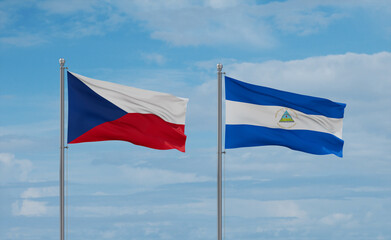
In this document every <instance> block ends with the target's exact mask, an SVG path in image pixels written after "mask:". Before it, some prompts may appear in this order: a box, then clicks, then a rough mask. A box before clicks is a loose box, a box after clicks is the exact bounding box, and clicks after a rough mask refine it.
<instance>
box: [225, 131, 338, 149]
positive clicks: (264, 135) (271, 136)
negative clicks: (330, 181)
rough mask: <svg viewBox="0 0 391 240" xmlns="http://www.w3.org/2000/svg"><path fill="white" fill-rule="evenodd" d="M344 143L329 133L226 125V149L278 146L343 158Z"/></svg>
mask: <svg viewBox="0 0 391 240" xmlns="http://www.w3.org/2000/svg"><path fill="white" fill-rule="evenodd" d="M343 144H344V141H343V140H341V139H339V138H337V137H336V136H334V135H332V134H328V133H322V132H315V131H309V130H285V129H275V128H267V127H260V126H253V125H226V126H225V148H226V149H230V148H240V147H254V146H266V145H277V146H284V147H287V148H290V149H292V150H297V151H302V152H306V153H312V154H318V155H324V154H335V155H337V156H338V157H342V148H343Z"/></svg>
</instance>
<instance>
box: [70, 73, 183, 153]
mask: <svg viewBox="0 0 391 240" xmlns="http://www.w3.org/2000/svg"><path fill="white" fill-rule="evenodd" d="M187 102H188V99H185V98H179V97H175V96H173V95H170V94H166V93H160V92H154V91H148V90H142V89H137V88H133V87H128V86H124V85H120V84H116V83H110V82H105V81H100V80H95V79H91V78H88V77H84V76H82V75H79V74H76V73H71V72H68V143H70V144H71V143H82V142H97V141H107V140H122V141H128V142H131V143H133V144H136V145H140V146H145V147H149V148H154V149H161V150H164V149H177V150H179V151H181V152H185V143H186V135H185V117H186V107H187Z"/></svg>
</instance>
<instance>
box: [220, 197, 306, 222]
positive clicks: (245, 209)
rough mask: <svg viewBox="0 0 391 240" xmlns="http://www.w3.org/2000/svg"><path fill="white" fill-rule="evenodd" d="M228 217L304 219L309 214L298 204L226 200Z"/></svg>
mask: <svg viewBox="0 0 391 240" xmlns="http://www.w3.org/2000/svg"><path fill="white" fill-rule="evenodd" d="M226 209H227V210H226V211H227V216H235V217H242V218H260V217H267V218H304V217H306V215H307V213H306V212H305V211H304V210H302V209H301V208H300V207H299V205H298V204H297V203H295V202H294V201H291V200H286V201H259V200H252V199H236V198H232V199H230V198H228V199H226Z"/></svg>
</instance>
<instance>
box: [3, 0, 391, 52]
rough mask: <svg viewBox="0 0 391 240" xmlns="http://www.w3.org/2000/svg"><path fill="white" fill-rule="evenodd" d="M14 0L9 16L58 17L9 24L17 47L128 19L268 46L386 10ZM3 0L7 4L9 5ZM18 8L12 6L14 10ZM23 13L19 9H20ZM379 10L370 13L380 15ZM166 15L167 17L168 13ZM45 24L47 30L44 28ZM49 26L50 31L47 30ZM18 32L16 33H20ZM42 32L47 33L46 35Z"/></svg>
mask: <svg viewBox="0 0 391 240" xmlns="http://www.w3.org/2000/svg"><path fill="white" fill-rule="evenodd" d="M7 4H8V5H12V8H10V9H12V11H13V12H12V15H13V16H16V17H17V18H18V17H20V18H22V15H21V13H20V12H18V9H24V8H30V11H34V10H36V9H37V10H39V11H42V13H43V14H40V15H46V16H47V18H49V19H50V18H57V19H55V20H57V21H59V22H60V24H58V26H61V28H59V27H56V25H48V23H49V22H50V21H48V22H47V23H44V21H42V19H36V21H41V23H44V24H45V26H47V27H45V28H40V29H41V30H39V33H38V34H33V33H32V32H28V31H26V29H23V28H19V27H16V28H15V27H14V28H11V27H10V26H9V27H8V28H7V30H9V32H10V33H12V34H11V35H9V34H8V35H7V36H2V39H1V41H2V42H3V43H8V44H14V45H18V46H32V45H36V44H42V43H44V42H46V41H47V40H48V39H49V38H55V37H67V38H78V37H85V36H94V35H104V34H106V33H108V32H112V31H114V30H116V29H118V28H119V27H121V26H125V24H128V23H132V24H133V23H134V21H132V20H131V19H133V20H136V22H140V23H141V24H142V25H143V26H144V27H146V29H147V30H149V31H150V36H151V37H152V38H154V39H159V40H162V41H165V42H168V43H170V44H173V45H176V46H197V45H210V46H220V45H225V46H226V45H238V46H244V47H248V46H250V47H252V48H254V47H256V48H271V47H273V46H275V45H276V44H278V40H276V37H275V36H276V32H283V33H290V34H298V35H308V34H313V33H316V32H318V31H320V30H322V29H325V28H327V27H328V26H329V25H330V24H331V23H333V22H336V21H338V20H339V19H341V18H346V17H350V16H351V15H353V14H355V11H354V10H356V9H360V10H364V11H366V12H368V13H370V12H371V11H373V12H374V11H377V12H381V13H384V14H387V13H390V12H391V8H390V7H389V4H387V2H386V1H383V0H378V1H371V2H370V3H369V2H368V1H365V0H361V1H334V0H329V1H306V0H295V1H292V0H290V1H282V2H280V1H278V2H275V1H273V2H269V3H266V4H260V3H257V2H256V1H238V0H226V1H222V0H203V1H194V0H187V1H179V0H169V1H149V0H148V1H146V0H144V1H141V0H137V1H126V0H113V1H105V0H100V1H92V0H86V1H76V0H71V1H69V2H68V3H67V4H65V5H64V4H63V2H62V1H60V0H54V1H48V0H45V1H36V2H35V1H30V2H29V4H27V5H26V4H24V2H23V4H22V3H19V4H18V3H10V2H8V3H7ZM7 4H5V6H8V5H7ZM15 9H16V10H15ZM21 12H22V11H21ZM381 13H379V14H376V15H373V17H374V18H376V16H380V15H382V14H381ZM168 16H169V17H168ZM7 22H9V16H7V15H6V14H1V12H0V27H1V25H3V26H6V25H7V26H8V25H9V24H6V23H7ZM42 29H45V30H42ZM48 29H50V30H48ZM18 32H19V34H18ZM41 36H46V37H45V38H43V37H41Z"/></svg>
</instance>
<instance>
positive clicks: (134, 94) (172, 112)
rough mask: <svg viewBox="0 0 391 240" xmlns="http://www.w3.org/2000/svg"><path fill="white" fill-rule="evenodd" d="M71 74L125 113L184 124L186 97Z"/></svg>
mask: <svg viewBox="0 0 391 240" xmlns="http://www.w3.org/2000/svg"><path fill="white" fill-rule="evenodd" d="M72 74H73V75H74V76H75V77H77V78H78V79H80V81H82V82H83V83H84V84H86V85H87V86H88V87H89V88H91V89H92V90H93V91H94V92H96V93H97V94H99V95H100V96H101V97H103V98H105V99H106V100H108V101H110V102H111V103H113V104H115V105H116V106H117V107H119V108H121V109H122V110H124V111H125V112H127V113H151V114H155V115H157V116H159V117H160V118H162V119H163V120H165V121H167V122H170V123H175V124H185V118H186V106H187V102H188V99H187V98H179V97H176V96H174V95H171V94H167V93H160V92H155V91H149V90H144V89H139V88H134V87H129V86H124V85H120V84H116V83H112V82H106V81H101V80H96V79H92V78H88V77H85V76H82V75H80V74H77V73H72Z"/></svg>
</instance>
